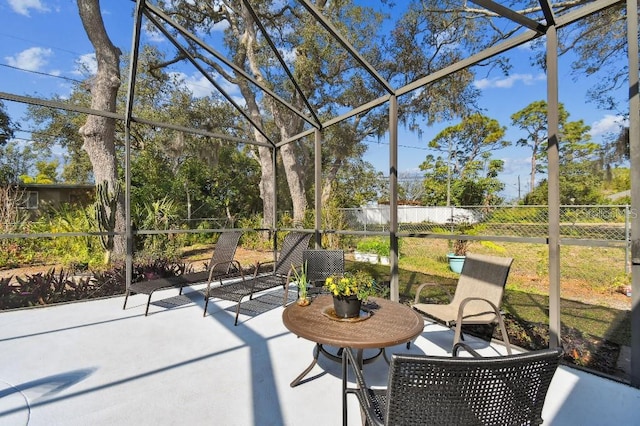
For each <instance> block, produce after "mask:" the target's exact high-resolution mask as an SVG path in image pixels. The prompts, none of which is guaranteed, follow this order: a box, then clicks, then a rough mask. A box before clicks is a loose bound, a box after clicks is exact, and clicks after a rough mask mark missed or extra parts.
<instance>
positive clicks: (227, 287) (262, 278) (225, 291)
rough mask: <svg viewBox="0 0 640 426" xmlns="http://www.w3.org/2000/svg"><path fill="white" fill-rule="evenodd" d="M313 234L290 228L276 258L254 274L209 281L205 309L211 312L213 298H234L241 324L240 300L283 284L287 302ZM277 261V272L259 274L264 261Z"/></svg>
mask: <svg viewBox="0 0 640 426" xmlns="http://www.w3.org/2000/svg"><path fill="white" fill-rule="evenodd" d="M311 236H312V234H308V233H302V232H290V233H288V234H287V235H286V236H285V237H284V241H283V243H282V249H281V250H280V254H279V256H278V260H277V261H276V262H265V263H262V264H258V265H256V270H255V273H254V276H253V277H251V278H248V279H246V278H245V277H244V276H242V277H241V279H240V280H238V281H235V282H232V283H228V284H221V285H217V286H212V285H211V282H209V283H208V284H207V288H206V290H205V292H204V300H205V302H204V313H203V316H206V315H207V306H208V305H209V299H210V298H212V297H215V298H217V299H222V300H231V301H234V302H237V305H236V317H235V322H234V325H238V315H239V314H240V303H241V302H242V299H244V298H245V297H247V296H248V297H249V300H251V299H252V298H253V295H254V294H255V293H258V292H260V291H263V290H268V289H271V288H274V287H278V286H282V287H283V289H284V290H285V292H284V293H285V294H284V301H283V303H282V304H283V306H284V305H285V304H286V301H287V293H288V286H289V282H290V281H291V271H292V268H291V267H292V266H295V267H300V266H301V265H302V252H303V251H304V250H305V249H306V248H307V246H308V245H309V240H310V239H311ZM270 263H273V264H274V267H273V272H272V273H269V274H266V275H259V274H260V269H261V267H263V266H264V265H268V264H270Z"/></svg>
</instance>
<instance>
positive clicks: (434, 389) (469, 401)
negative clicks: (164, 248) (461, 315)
mask: <svg viewBox="0 0 640 426" xmlns="http://www.w3.org/2000/svg"><path fill="white" fill-rule="evenodd" d="M459 346H460V345H456V349H455V351H454V352H457V348H458V347H459ZM470 352H472V353H473V351H470ZM561 355H562V350H561V349H546V350H541V351H535V352H528V353H523V354H516V355H507V356H501V357H487V358H477V357H473V358H470V357H464V358H463V357H453V358H450V357H435V356H424V355H401V354H394V355H393V356H392V358H391V365H390V367H389V380H388V387H387V388H386V389H370V388H367V385H366V383H365V380H364V377H363V374H362V371H361V369H360V367H358V365H357V363H356V358H355V355H354V354H353V351H352V350H351V349H345V350H344V351H343V355H342V356H343V361H342V363H343V364H342V369H343V401H342V403H343V424H344V425H346V423H347V404H346V402H347V401H346V399H347V395H348V394H355V395H356V396H357V397H358V401H359V403H360V406H361V409H362V413H363V415H364V416H365V418H366V421H367V423H368V424H370V425H412V426H413V425H426V424H433V425H539V424H542V417H541V415H542V407H543V405H544V400H545V396H546V394H547V391H548V390H549V385H550V384H551V379H552V378H553V375H554V373H555V371H556V368H557V366H558V362H559V359H560V357H561ZM349 365H351V366H352V367H353V368H351V369H349ZM349 370H352V371H354V373H355V378H356V383H357V387H355V388H350V387H348V386H347V372H348V371H349Z"/></svg>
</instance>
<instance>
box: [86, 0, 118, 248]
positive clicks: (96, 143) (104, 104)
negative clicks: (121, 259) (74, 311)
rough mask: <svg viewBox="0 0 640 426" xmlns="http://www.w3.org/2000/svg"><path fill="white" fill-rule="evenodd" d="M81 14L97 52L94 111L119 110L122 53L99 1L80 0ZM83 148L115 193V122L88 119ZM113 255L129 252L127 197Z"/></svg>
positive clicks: (97, 179) (96, 175) (97, 178)
mask: <svg viewBox="0 0 640 426" xmlns="http://www.w3.org/2000/svg"><path fill="white" fill-rule="evenodd" d="M78 11H79V12H80V18H81V19H82V24H83V26H84V29H85V31H86V33H87V36H88V37H89V40H90V41H91V44H92V45H93V47H94V49H95V52H96V61H97V63H98V71H97V74H96V75H95V77H94V78H93V79H92V81H91V83H92V85H91V108H92V109H96V110H101V111H109V112H115V111H116V97H117V94H118V88H119V87H120V50H119V49H118V48H116V47H115V46H114V45H113V44H112V43H111V40H110V39H109V36H108V35H107V32H106V30H105V27H104V22H103V20H102V15H101V14H100V1H99V0H78ZM79 132H80V135H81V136H82V138H83V146H82V147H83V149H84V150H85V151H86V152H87V154H88V155H89V159H90V161H91V165H92V167H93V174H94V178H95V182H96V184H99V183H101V182H105V181H106V182H107V185H108V189H109V191H114V190H115V185H116V182H117V181H118V167H117V160H116V150H115V142H114V139H115V120H113V119H110V118H105V117H97V116H91V115H90V116H88V117H87V121H86V122H85V124H84V126H82V127H81V128H80V131H79ZM114 231H115V232H118V233H123V235H116V237H115V239H114V248H113V254H114V255H116V256H124V254H125V253H126V237H125V235H124V231H125V212H124V198H123V197H122V196H121V197H120V199H119V200H118V203H117V206H116V225H115V229H114Z"/></svg>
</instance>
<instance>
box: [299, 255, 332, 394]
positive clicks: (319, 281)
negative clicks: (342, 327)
mask: <svg viewBox="0 0 640 426" xmlns="http://www.w3.org/2000/svg"><path fill="white" fill-rule="evenodd" d="M302 259H303V265H307V279H308V281H309V283H311V284H312V286H311V287H310V288H309V289H307V294H308V295H310V296H311V297H313V296H314V295H318V294H322V293H323V292H324V289H323V285H324V281H325V280H326V279H327V278H328V277H330V276H332V275H343V274H344V250H321V249H320V250H305V251H304V252H303V253H302ZM321 352H322V353H324V354H325V355H328V353H327V352H326V351H325V350H324V349H323V347H322V345H321V344H320V343H317V344H316V347H315V349H314V352H313V360H312V361H311V364H310V365H309V366H308V367H307V368H306V369H305V370H304V371H303V372H302V373H300V374H299V375H298V377H296V378H295V379H294V380H293V381H292V382H291V384H290V386H291V387H295V386H298V385H299V384H300V383H301V382H302V379H303V378H304V377H305V376H306V375H307V374H309V372H310V371H311V370H312V369H313V367H314V366H315V365H316V364H317V362H318V356H319V355H320V353H321ZM331 357H332V358H334V357H335V355H333V354H331ZM337 360H338V361H340V358H337Z"/></svg>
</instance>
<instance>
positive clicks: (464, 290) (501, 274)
mask: <svg viewBox="0 0 640 426" xmlns="http://www.w3.org/2000/svg"><path fill="white" fill-rule="evenodd" d="M512 263H513V259H512V258H509V257H497V256H487V255H481V254H468V255H467V257H466V259H465V261H464V266H463V267H462V272H461V274H460V278H459V280H458V285H457V287H456V291H455V293H454V295H453V298H452V299H451V303H449V304H446V305H442V304H431V303H419V299H420V292H421V291H422V290H423V289H424V288H425V287H427V286H429V285H433V284H429V283H428V284H421V285H420V286H418V288H417V290H416V298H415V301H414V303H413V305H412V306H413V308H414V309H416V310H417V311H419V312H420V313H422V314H424V315H426V316H427V317H429V318H432V319H435V320H436V321H438V322H441V323H443V324H445V325H446V326H447V327H452V326H454V325H455V336H454V340H453V344H454V345H455V344H456V343H458V342H459V341H460V340H461V339H464V336H463V335H462V325H464V324H492V323H495V322H497V323H498V324H499V326H500V332H501V334H502V339H503V340H504V343H505V345H506V347H507V351H508V353H509V354H511V345H510V343H509V336H508V335H507V330H506V327H505V325H504V321H503V319H502V315H501V313H500V305H501V304H502V296H503V294H504V286H505V284H506V283H507V277H508V275H509V269H510V268H511V264H512Z"/></svg>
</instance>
